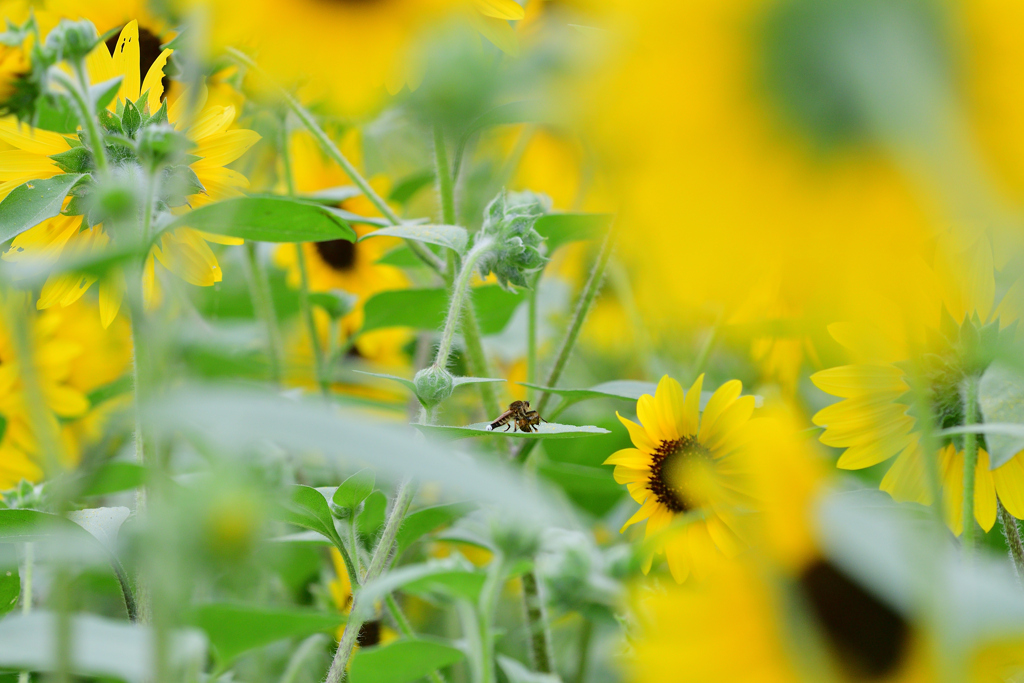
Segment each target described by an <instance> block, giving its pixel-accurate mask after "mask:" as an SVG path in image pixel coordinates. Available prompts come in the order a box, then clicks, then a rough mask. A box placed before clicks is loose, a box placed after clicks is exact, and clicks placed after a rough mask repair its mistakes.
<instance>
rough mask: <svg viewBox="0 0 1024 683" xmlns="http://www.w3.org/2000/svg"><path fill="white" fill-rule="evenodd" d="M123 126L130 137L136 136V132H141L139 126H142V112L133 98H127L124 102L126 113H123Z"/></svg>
mask: <svg viewBox="0 0 1024 683" xmlns="http://www.w3.org/2000/svg"><path fill="white" fill-rule="evenodd" d="M121 128H123V129H124V132H125V135H127V136H128V137H130V138H134V137H135V134H136V133H138V132H139V128H142V114H140V113H139V109H138V107H136V106H135V103H134V102H132V101H131V100H126V101H125V103H124V113H123V114H121Z"/></svg>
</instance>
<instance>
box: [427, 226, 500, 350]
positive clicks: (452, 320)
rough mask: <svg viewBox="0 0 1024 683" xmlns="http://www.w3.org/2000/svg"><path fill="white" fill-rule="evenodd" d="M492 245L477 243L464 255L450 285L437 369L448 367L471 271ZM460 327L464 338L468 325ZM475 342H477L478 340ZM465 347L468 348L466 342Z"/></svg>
mask: <svg viewBox="0 0 1024 683" xmlns="http://www.w3.org/2000/svg"><path fill="white" fill-rule="evenodd" d="M492 245H493V242H492V241H491V240H490V239H483V240H480V241H478V242H477V243H476V245H474V246H473V248H472V249H470V250H469V253H468V254H466V258H465V259H464V260H463V263H462V269H461V270H460V271H459V275H458V277H457V278H456V279H455V282H454V284H453V285H452V294H451V301H450V303H449V307H448V316H447V317H446V318H445V321H444V329H443V330H442V331H441V341H440V343H439V344H438V346H437V355H436V356H435V357H434V365H436V366H437V367H439V368H444V367H446V366H447V365H448V356H450V355H451V350H452V342H453V341H454V339H455V328H456V327H457V326H458V323H459V320H460V319H464V316H463V313H464V309H465V308H466V307H467V306H468V305H469V303H468V302H467V294H468V293H469V283H470V281H471V280H472V278H473V270H474V268H475V267H476V262H477V261H478V260H480V257H481V256H483V255H484V254H485V253H487V251H489V250H490V248H491V246H492ZM462 327H463V335H464V336H465V335H466V328H467V327H468V325H466V324H465V322H463V326H462ZM477 333H479V329H477ZM477 341H478V342H479V338H478V339H477ZM466 345H467V346H469V341H468V340H467V342H466ZM481 350H482V346H481Z"/></svg>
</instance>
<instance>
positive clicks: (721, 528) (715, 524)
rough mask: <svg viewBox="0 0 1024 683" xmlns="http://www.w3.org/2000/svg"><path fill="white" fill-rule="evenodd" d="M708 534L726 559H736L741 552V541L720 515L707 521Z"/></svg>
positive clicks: (713, 516)
mask: <svg viewBox="0 0 1024 683" xmlns="http://www.w3.org/2000/svg"><path fill="white" fill-rule="evenodd" d="M707 528H708V534H709V535H710V536H711V540H712V541H714V542H715V545H716V546H718V549H719V550H721V551H722V553H723V554H724V555H725V556H726V557H736V555H738V554H739V552H740V539H739V537H738V536H737V535H736V533H735V532H734V531H733V530H732V529H730V528H729V526H728V525H727V524H726V523H725V522H724V521H723V520H722V518H721V517H719V516H718V515H712V516H711V517H709V518H708V520H707Z"/></svg>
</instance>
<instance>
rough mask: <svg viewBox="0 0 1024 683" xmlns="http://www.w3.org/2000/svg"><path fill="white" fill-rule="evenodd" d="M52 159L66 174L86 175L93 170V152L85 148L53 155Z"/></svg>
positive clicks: (75, 148)
mask: <svg viewBox="0 0 1024 683" xmlns="http://www.w3.org/2000/svg"><path fill="white" fill-rule="evenodd" d="M50 159H52V160H53V163H55V164H57V166H59V167H60V169H61V170H62V171H64V172H65V173H85V172H87V171H88V170H89V169H90V168H92V152H90V151H89V150H88V149H86V148H85V147H72V148H71V149H69V150H67V151H64V152H59V153H57V154H51V155H50Z"/></svg>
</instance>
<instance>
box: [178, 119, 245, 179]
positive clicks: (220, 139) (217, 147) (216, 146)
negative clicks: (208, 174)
mask: <svg viewBox="0 0 1024 683" xmlns="http://www.w3.org/2000/svg"><path fill="white" fill-rule="evenodd" d="M259 141H260V134H259V133H257V132H256V131H254V130H246V129H243V128H239V129H236V130H229V131H226V132H224V133H220V134H219V135H211V136H209V137H207V138H205V139H203V140H202V141H201V142H200V143H199V145H197V146H196V149H195V150H194V151H193V152H194V154H196V155H197V156H201V157H202V159H200V160H199V161H196V162H195V163H193V164H192V168H193V169H196V172H197V173H198V169H201V168H210V167H220V166H225V165H227V164H230V163H231V162H232V161H234V160H235V159H237V158H238V157H240V156H242V155H243V154H245V153H246V152H247V151H248V150H249V148H250V147H252V146H253V145H255V144H256V143H257V142H259Z"/></svg>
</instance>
